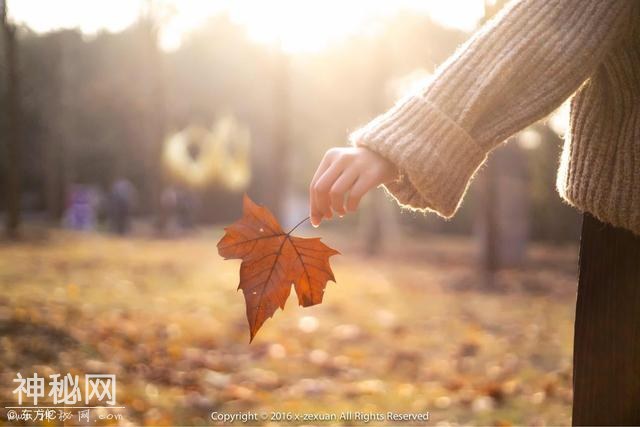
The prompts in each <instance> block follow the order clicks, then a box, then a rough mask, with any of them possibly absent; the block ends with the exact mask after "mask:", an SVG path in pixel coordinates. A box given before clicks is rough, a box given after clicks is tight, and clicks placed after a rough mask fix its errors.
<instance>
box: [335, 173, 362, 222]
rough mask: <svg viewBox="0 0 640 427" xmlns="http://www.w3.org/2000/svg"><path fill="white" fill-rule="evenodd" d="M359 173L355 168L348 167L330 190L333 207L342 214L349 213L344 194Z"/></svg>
mask: <svg viewBox="0 0 640 427" xmlns="http://www.w3.org/2000/svg"><path fill="white" fill-rule="evenodd" d="M358 175H359V173H358V171H357V170H356V169H355V168H347V169H346V170H345V171H343V172H342V174H341V175H340V177H339V178H338V179H337V180H336V182H335V183H334V184H333V186H332V187H331V190H329V197H330V200H331V208H332V209H333V210H334V211H335V212H337V213H338V214H339V215H340V216H342V215H344V214H346V213H347V212H346V211H345V208H344V196H345V195H346V194H347V192H348V191H349V190H350V189H351V187H353V184H354V183H355V182H356V181H357V180H358Z"/></svg>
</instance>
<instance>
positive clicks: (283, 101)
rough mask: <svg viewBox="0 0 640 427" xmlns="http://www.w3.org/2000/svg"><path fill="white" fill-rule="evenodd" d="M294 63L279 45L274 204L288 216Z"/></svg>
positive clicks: (279, 215)
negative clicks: (292, 67)
mask: <svg viewBox="0 0 640 427" xmlns="http://www.w3.org/2000/svg"><path fill="white" fill-rule="evenodd" d="M290 67H291V64H290V62H289V57H288V55H287V54H286V53H285V52H283V51H282V49H281V48H280V47H279V48H278V49H277V51H276V63H275V74H274V79H273V82H274V93H273V97H274V115H275V117H274V128H273V152H272V163H271V164H272V165H273V167H272V172H271V173H272V184H271V188H270V189H269V190H270V193H271V197H270V199H271V203H272V204H271V206H272V207H273V210H274V213H275V215H276V217H277V218H281V219H282V218H285V216H286V215H285V214H286V212H285V209H286V202H287V198H288V196H289V190H290V188H289V162H290V161H291V136H290V121H291V94H290V93H289V91H290V86H291V70H290Z"/></svg>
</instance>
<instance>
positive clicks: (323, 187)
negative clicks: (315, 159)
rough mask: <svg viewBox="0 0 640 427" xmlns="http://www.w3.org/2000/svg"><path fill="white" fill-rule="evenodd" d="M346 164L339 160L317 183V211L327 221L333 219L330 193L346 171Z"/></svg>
mask: <svg viewBox="0 0 640 427" xmlns="http://www.w3.org/2000/svg"><path fill="white" fill-rule="evenodd" d="M344 167H345V162H344V161H341V160H340V159H338V160H337V161H335V162H333V163H332V164H331V166H329V168H328V169H327V170H326V171H325V172H324V173H323V174H322V176H321V177H320V179H318V181H317V182H316V185H315V189H316V191H315V197H316V203H317V208H316V209H317V211H318V212H321V213H322V216H323V217H324V218H327V219H331V218H332V217H333V212H331V200H330V197H329V191H330V190H331V187H333V184H334V183H335V181H336V180H337V179H338V177H339V176H340V174H342V171H343V170H344Z"/></svg>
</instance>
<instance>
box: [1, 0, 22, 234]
mask: <svg viewBox="0 0 640 427" xmlns="http://www.w3.org/2000/svg"><path fill="white" fill-rule="evenodd" d="M0 14H1V16H2V32H3V35H4V53H5V60H6V64H7V96H6V110H5V111H6V114H7V119H8V120H7V135H6V146H7V162H6V164H7V176H6V189H5V191H6V193H5V194H6V203H7V217H6V231H7V235H8V237H9V238H14V239H15V238H17V237H18V235H19V227H20V199H21V176H20V173H21V167H20V162H21V160H22V159H21V155H20V154H21V153H20V151H21V140H22V138H21V136H22V135H21V119H22V117H21V114H22V111H21V107H20V77H19V75H18V73H19V71H18V45H17V41H16V27H15V26H14V25H13V24H11V23H10V22H9V21H8V18H7V3H6V0H0Z"/></svg>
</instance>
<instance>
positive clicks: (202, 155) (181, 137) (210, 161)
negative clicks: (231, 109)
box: [163, 116, 251, 192]
mask: <svg viewBox="0 0 640 427" xmlns="http://www.w3.org/2000/svg"><path fill="white" fill-rule="evenodd" d="M250 148H251V135H250V133H249V130H248V129H247V128H246V127H244V126H242V125H241V124H240V123H238V121H237V120H236V119H235V118H234V117H232V116H226V117H223V118H221V119H220V120H218V121H217V122H216V123H215V125H214V126H213V128H212V129H211V130H209V129H206V128H203V127H200V126H189V127H187V128H185V129H183V130H181V131H180V132H176V133H174V134H173V135H171V136H169V137H168V138H167V140H166V142H165V146H164V152H163V162H164V165H165V167H166V168H167V170H168V171H169V172H170V173H171V175H172V176H173V177H174V178H175V179H177V180H179V181H181V182H183V183H185V184H187V185H189V186H192V187H202V186H205V185H208V184H219V185H221V186H223V187H224V188H226V189H227V190H230V191H236V192H237V191H242V190H244V189H245V188H246V187H247V186H248V185H249V180H250V179H251V167H250V159H249V157H250Z"/></svg>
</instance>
